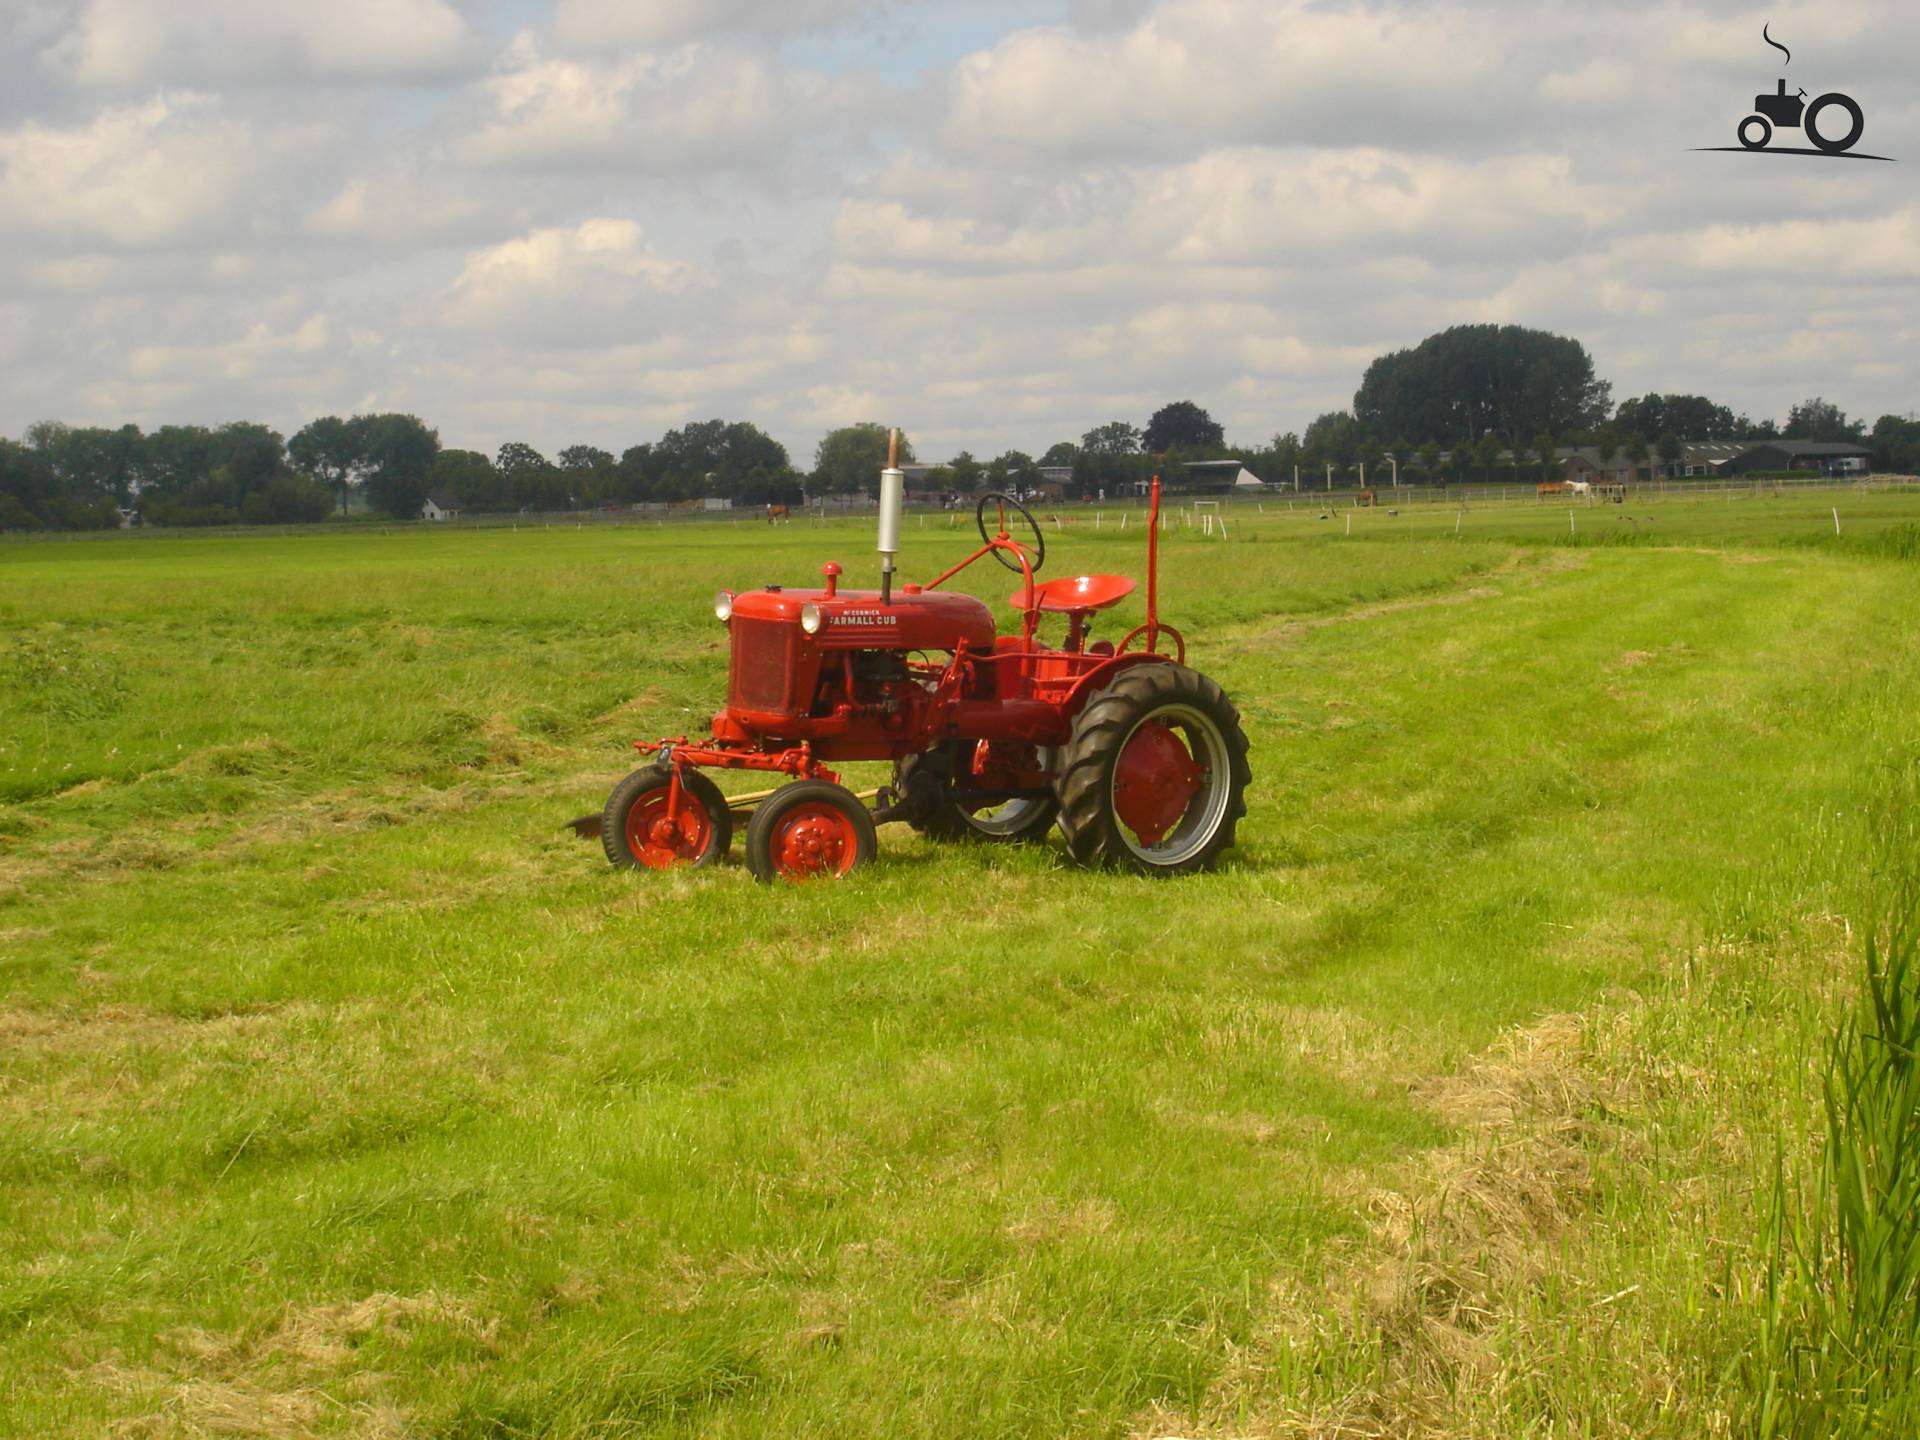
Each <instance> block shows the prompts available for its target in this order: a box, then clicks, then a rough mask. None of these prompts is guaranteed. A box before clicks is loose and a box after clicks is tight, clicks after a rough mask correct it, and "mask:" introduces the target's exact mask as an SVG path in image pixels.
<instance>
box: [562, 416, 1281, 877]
mask: <svg viewBox="0 0 1920 1440" xmlns="http://www.w3.org/2000/svg"><path fill="white" fill-rule="evenodd" d="M902 479H903V477H902V475H901V472H900V470H899V468H898V466H897V465H896V464H895V463H894V459H893V455H892V452H891V448H890V451H889V457H888V464H887V468H886V470H884V471H883V472H882V473H881V481H880V543H879V547H878V548H879V550H880V554H881V557H882V559H881V577H880V589H879V590H878V591H877V592H876V591H872V590H843V589H841V588H840V586H839V576H840V567H839V566H838V565H837V564H834V563H833V562H831V561H829V562H828V563H827V564H826V565H824V566H823V567H822V568H821V573H822V575H823V576H824V577H825V580H826V584H825V587H824V588H822V589H818V590H789V589H786V588H783V587H782V586H779V585H768V586H766V587H765V588H763V589H759V590H743V591H738V592H735V591H722V592H721V593H720V594H719V595H717V596H716V597H715V598H714V613H715V614H716V615H717V616H718V617H719V619H720V621H721V623H722V624H724V625H725V626H726V627H727V629H728V631H729V633H730V635H731V639H732V647H733V658H732V669H731V675H730V677H729V681H728V689H727V703H726V705H725V706H724V707H723V708H722V709H721V711H720V712H719V714H717V715H715V716H714V717H713V725H712V734H711V736H710V737H708V738H705V739H700V740H688V739H686V738H685V737H684V736H681V737H675V738H671V739H666V740H660V741H656V742H653V743H651V744H649V743H645V742H635V745H634V748H635V749H637V750H641V751H643V752H644V751H649V750H651V751H655V752H657V754H656V758H655V760H654V761H653V763H652V764H650V765H647V766H645V767H643V768H641V769H639V770H636V771H634V772H633V773H632V774H631V775H629V776H627V778H626V779H624V780H622V781H621V782H620V783H619V784H618V785H617V786H615V787H614V790H613V794H612V795H611V796H609V797H608V800H607V804H606V809H605V810H604V811H603V812H602V814H601V816H600V839H601V844H602V845H603V846H604V847H605V849H606V853H607V858H608V859H609V860H611V861H612V862H613V863H614V864H615V865H624V866H633V867H643V866H644V867H648V868H652V869H669V868H672V867H674V866H680V865H690V866H700V865H711V864H713V863H714V862H715V861H717V860H719V859H720V858H721V857H722V856H723V855H725V854H726V852H727V847H728V845H729V843H730V842H731V840H732V837H733V816H734V812H735V811H737V810H740V809H742V808H743V807H744V805H745V804H746V803H748V802H749V801H757V802H758V803H757V804H755V805H754V808H753V809H752V813H751V818H749V819H748V821H747V834H746V858H747V866H748V868H749V869H750V870H752V872H753V873H754V875H755V876H756V877H757V878H758V879H760V880H762V881H771V880H773V879H775V878H776V877H779V878H783V879H793V880H798V879H805V878H810V877H815V876H839V875H845V874H847V873H848V872H849V871H851V870H853V869H855V868H856V867H857V866H860V865H863V864H865V863H866V862H867V861H868V860H870V859H871V858H872V857H873V854H874V850H875V848H876V845H877V841H876V838H875V830H874V827H875V825H876V824H880V823H884V822H886V821H892V820H904V821H906V822H907V823H908V824H910V825H912V826H913V827H914V829H916V830H918V831H920V832H921V833H922V834H924V835H928V836H930V837H933V838H936V839H942V840H945V839H963V838H969V837H977V838H979V839H983V840H997V841H1013V840H1030V839H1037V838H1039V837H1041V836H1043V835H1045V833H1046V832H1047V830H1048V829H1049V828H1050V827H1051V826H1052V825H1053V824H1054V823H1055V822H1056V821H1057V822H1058V823H1059V826H1060V829H1061V831H1062V833H1063V834H1064V835H1065V836H1066V842H1067V849H1068V851H1069V852H1070V853H1071V854H1072V855H1073V857H1074V859H1075V860H1077V861H1080V862H1082V863H1083V864H1088V865H1102V866H1111V867H1115V868H1118V869H1122V870H1131V871H1136V872H1139V873H1143V874H1150V875H1179V874H1185V873H1187V872H1189V871H1194V870H1199V869H1202V868H1204V867H1206V866H1208V865H1211V864H1212V863H1213V861H1214V860H1215V859H1216V858H1217V857H1218V856H1219V854H1220V852H1221V851H1223V850H1225V849H1226V848H1227V847H1228V846H1229V845H1231V844H1232V843H1233V831H1234V826H1235V824H1236V823H1237V822H1238V821H1239V819H1240V817H1241V816H1242V815H1244V814H1245V813H1246V802H1245V798H1244V797H1245V793H1246V788H1247V785H1248V783H1249V781H1250V780H1251V778H1252V774H1251V771H1250V770H1249V768H1248V765H1247V738H1246V736H1245V734H1243V733H1242V731H1241V729H1240V717H1239V714H1238V712H1237V711H1235V709H1234V708H1233V706H1232V704H1231V703H1229V701H1228V700H1227V697H1226V695H1225V693H1224V692H1222V690H1221V689H1220V687H1219V686H1218V685H1216V684H1215V683H1214V682H1213V681H1211V680H1209V679H1207V677H1206V676H1204V675H1201V674H1199V673H1197V672H1195V671H1193V670H1189V669H1188V668H1187V667H1186V664H1185V660H1186V641H1185V640H1184V638H1183V637H1182V636H1181V634H1180V632H1179V631H1178V630H1175V629H1174V628H1173V627H1172V626H1171V625H1167V624H1164V623H1162V622H1161V620H1160V618H1159V606H1158V599H1159V597H1158V567H1159V546H1158V540H1159V524H1158V520H1159V512H1160V485H1159V481H1158V480H1157V479H1156V480H1155V482H1154V485H1153V499H1152V509H1151V512H1150V517H1149V524H1148V526H1147V607H1146V621H1145V623H1144V624H1142V625H1139V626H1137V627H1135V628H1134V629H1132V630H1130V631H1129V632H1128V633H1127V634H1126V635H1125V636H1123V637H1122V638H1121V639H1120V640H1119V642H1118V643H1115V642H1112V641H1107V640H1099V641H1095V640H1092V639H1091V638H1090V632H1091V629H1092V623H1093V617H1094V616H1095V615H1096V614H1097V613H1098V612H1099V611H1101V610H1104V609H1106V608H1107V607H1108V606H1110V605H1114V604H1116V603H1118V602H1119V601H1120V600H1122V599H1124V598H1125V597H1126V596H1127V595H1129V594H1131V593H1132V591H1133V588H1134V585H1133V581H1132V580H1129V579H1127V578H1125V577H1123V576H1116V575H1076V576H1072V577H1070V578H1066V579H1060V580H1054V581H1051V582H1049V583H1046V584H1039V583H1036V582H1035V580H1034V575H1035V574H1036V572H1038V571H1039V569H1040V567H1041V565H1042V563H1043V562H1044V561H1045V558H1046V538H1045V536H1044V535H1043V534H1042V533H1041V530H1040V527H1039V525H1038V524H1037V523H1036V522H1035V521H1034V518H1033V516H1032V515H1031V514H1030V513H1029V512H1028V511H1027V510H1026V509H1025V508H1024V507H1023V506H1022V505H1020V504H1019V503H1018V501H1016V500H1015V499H1014V498H1013V497H1011V496H1007V495H989V496H987V497H986V498H985V499H983V500H982V501H981V502H980V503H979V506H978V508H977V509H976V510H975V516H974V518H975V521H976V523H977V524H978V526H979V530H980V538H981V541H982V542H983V543H982V544H981V546H980V548H979V549H978V550H975V551H974V552H973V553H972V554H971V555H969V556H968V557H967V558H966V559H964V560H962V561H961V562H960V563H959V564H958V565H955V566H953V567H952V568H951V569H949V570H947V571H945V572H944V573H943V574H941V575H938V576H936V577H935V578H934V579H932V580H929V581H928V582H927V583H926V584H924V585H907V584H903V585H901V586H899V587H898V589H897V590H896V589H895V587H894V584H893V577H894V556H895V555H896V554H898V552H899V534H900V515H901V492H902ZM990 514H991V515H992V516H993V517H994V518H993V519H992V520H989V515H990ZM1010 522H1011V523H1013V524H1015V525H1017V526H1018V527H1019V529H1020V538H1017V539H1016V538H1015V537H1014V535H1013V534H1012V533H1010V531H1009V523H1010ZM989 555H991V556H992V557H993V558H994V559H995V560H996V561H997V562H998V563H1000V564H1001V565H1004V566H1006V567H1007V568H1008V569H1009V570H1011V571H1013V572H1015V573H1017V574H1018V575H1019V576H1020V578H1021V584H1020V589H1019V590H1017V591H1016V592H1014V594H1013V595H1012V596H1011V597H1010V599H1009V602H1008V603H1009V604H1011V605H1012V606H1013V607H1014V608H1015V609H1016V610H1017V611H1018V612H1019V615H1020V627H1019V631H1018V633H1017V634H1009V635H1002V634H999V633H998V631H997V629H996V627H995V625H994V618H993V612H992V611H991V610H989V609H988V608H987V606H986V605H984V604H982V603H981V602H980V601H978V600H976V599H974V598H973V597H971V596H968V595H960V594H952V593H949V592H947V591H944V590H942V589H941V588H940V587H941V586H943V585H945V584H946V583H947V581H949V580H951V579H952V578H953V577H954V576H955V575H957V574H959V573H960V572H961V571H962V570H964V569H965V568H966V567H967V566H969V565H971V564H973V563H974V562H975V561H976V560H980V559H983V558H984V557H986V556H989ZM1044 615H1063V616H1065V617H1066V635H1065V637H1064V639H1063V641H1062V642H1061V643H1060V644H1059V645H1048V644H1045V643H1043V642H1042V641H1041V640H1040V639H1039V636H1038V632H1039V629H1040V624H1041V617H1042V616H1044ZM861 760H869V761H871V760H885V761H891V762H892V763H893V767H894V771H893V779H892V783H891V784H889V785H886V786H883V787H881V788H880V789H879V790H877V791H875V792H874V800H875V804H874V805H873V807H872V808H871V809H869V808H868V806H867V804H866V802H865V801H864V800H862V799H861V798H860V797H859V796H857V795H855V794H854V793H853V791H851V790H849V789H847V788H846V787H844V786H843V785H841V784H840V777H839V775H838V774H837V773H836V772H835V771H834V770H833V769H831V768H830V766H831V765H833V764H839V763H842V762H847V761H861ZM709 769H716V770H762V771H773V772H777V773H779V774H782V775H786V776H789V777H791V779H790V781H789V782H788V783H786V784H783V785H781V786H780V787H779V788H777V789H774V790H771V791H768V792H765V793H764V795H760V796H751V797H748V796H739V797H733V798H731V799H730V798H729V797H727V796H726V795H723V794H722V793H721V791H720V787H719V786H717V785H715V784H714V783H713V781H712V780H711V779H709V778H708V776H707V775H706V773H705V772H706V771H707V770H709Z"/></svg>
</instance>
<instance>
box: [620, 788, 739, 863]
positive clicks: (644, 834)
mask: <svg viewBox="0 0 1920 1440" xmlns="http://www.w3.org/2000/svg"><path fill="white" fill-rule="evenodd" d="M672 784H673V771H672V770H670V769H666V768H664V767H662V766H659V765H648V766H646V767H644V768H643V769H639V770H636V771H634V772H633V773H632V774H631V775H629V776H627V778H626V779H624V780H622V781H621V782H620V783H619V784H618V785H616V786H614V787H613V794H611V795H609V796H608V797H607V808H606V809H605V810H603V811H601V812H600V845H601V848H602V849H604V850H605V851H606V852H607V859H608V860H609V861H610V862H612V863H613V864H615V865H623V866H626V867H627V868H628V869H632V870H639V869H647V870H670V869H672V868H673V867H674V866H676V865H692V866H695V867H698V866H701V865H711V864H713V863H714V862H715V861H716V860H718V859H719V858H720V857H721V856H722V855H725V854H726V853H727V846H728V844H729V843H731V842H732V840H733V819H732V817H731V816H729V815H728V814H727V797H726V796H724V795H722V794H721V793H720V787H719V786H718V785H716V784H714V783H713V781H711V780H709V779H708V778H707V777H706V776H704V775H702V774H701V773H700V772H699V771H698V770H683V771H681V772H680V800H679V803H678V805H676V806H674V807H673V808H674V813H673V814H672V815H671V816H669V815H668V813H667V810H668V802H669V799H670V794H671V788H672Z"/></svg>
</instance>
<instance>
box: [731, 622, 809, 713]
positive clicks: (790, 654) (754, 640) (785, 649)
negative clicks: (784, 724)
mask: <svg viewBox="0 0 1920 1440" xmlns="http://www.w3.org/2000/svg"><path fill="white" fill-rule="evenodd" d="M731 628H732V630H733V678H732V689H731V691H730V693H729V699H728V703H730V704H733V705H737V706H739V707H740V708H742V709H745V710H765V711H777V712H779V713H780V714H783V715H794V714H798V713H800V711H802V710H803V709H804V708H805V703H804V699H803V697H801V696H798V695H795V694H794V693H793V690H794V682H795V681H796V679H797V678H798V677H797V675H796V674H795V671H796V669H797V663H796V662H797V660H798V653H797V652H798V651H799V648H800V631H799V628H798V627H797V626H795V625H792V624H789V623H786V622H782V621H777V620H748V619H744V618H742V617H741V616H738V615H736V616H734V617H733V622H732V626H731Z"/></svg>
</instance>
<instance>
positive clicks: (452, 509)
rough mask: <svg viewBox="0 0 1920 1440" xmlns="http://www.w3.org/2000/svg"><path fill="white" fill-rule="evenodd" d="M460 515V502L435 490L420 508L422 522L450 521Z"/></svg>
mask: <svg viewBox="0 0 1920 1440" xmlns="http://www.w3.org/2000/svg"><path fill="white" fill-rule="evenodd" d="M459 513H460V502H459V501H458V500H455V499H454V498H453V497H452V496H451V495H448V494H447V493H445V492H444V491H441V490H435V491H433V492H432V493H431V494H429V495H428V496H427V502H426V504H424V505H422V506H421V507H420V518H421V519H422V520H452V519H454V518H455V517H456V516H458V515H459Z"/></svg>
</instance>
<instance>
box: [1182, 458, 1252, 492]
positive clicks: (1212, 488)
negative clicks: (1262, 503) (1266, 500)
mask: <svg viewBox="0 0 1920 1440" xmlns="http://www.w3.org/2000/svg"><path fill="white" fill-rule="evenodd" d="M1180 468H1181V469H1182V470H1184V471H1186V472H1187V474H1186V481H1187V483H1186V485H1185V486H1184V487H1183V488H1184V489H1186V490H1187V491H1188V492H1189V493H1191V494H1195V495H1206V494H1215V493H1217V494H1226V495H1252V494H1254V493H1255V492H1256V491H1261V490H1265V489H1266V488H1267V482H1266V481H1264V480H1262V479H1261V478H1260V477H1259V476H1258V475H1256V474H1254V473H1253V472H1252V471H1251V470H1249V469H1247V467H1246V466H1244V465H1242V464H1241V463H1240V462H1239V461H1238V460H1189V461H1187V462H1186V463H1185V464H1184V465H1182V466H1181V467H1180Z"/></svg>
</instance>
